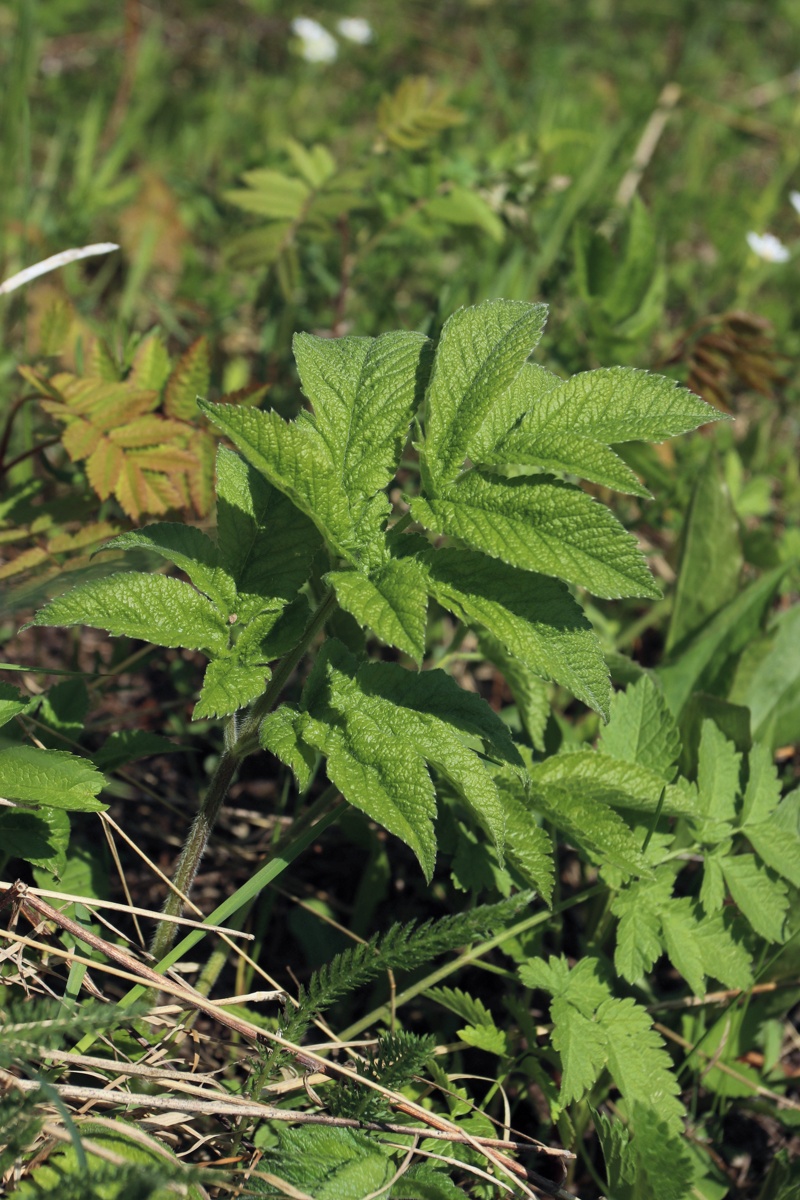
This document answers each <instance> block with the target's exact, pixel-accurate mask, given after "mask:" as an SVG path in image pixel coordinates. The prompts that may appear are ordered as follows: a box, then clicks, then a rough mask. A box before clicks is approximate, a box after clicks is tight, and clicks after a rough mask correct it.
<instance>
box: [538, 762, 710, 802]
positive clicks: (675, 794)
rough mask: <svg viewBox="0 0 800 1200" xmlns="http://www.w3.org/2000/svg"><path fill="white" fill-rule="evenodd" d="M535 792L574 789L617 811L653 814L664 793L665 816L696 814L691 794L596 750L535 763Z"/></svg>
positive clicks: (643, 770)
mask: <svg viewBox="0 0 800 1200" xmlns="http://www.w3.org/2000/svg"><path fill="white" fill-rule="evenodd" d="M530 775H531V780H532V783H533V786H534V788H535V789H537V790H538V789H540V788H546V787H548V786H556V787H562V788H567V789H575V790H576V791H578V792H580V794H581V795H584V796H589V797H591V798H592V799H595V800H598V801H600V802H601V803H603V804H610V805H612V806H613V807H615V808H622V809H632V810H634V811H637V812H649V813H654V812H656V810H657V809H658V807H659V802H660V800H661V794H662V792H665V796H664V803H663V808H662V811H663V813H664V815H665V816H673V815H674V816H681V815H683V816H691V815H694V814H695V813H696V811H697V808H696V804H695V801H694V798H693V796H692V794H691V793H690V792H687V791H685V790H684V789H683V788H679V787H676V786H673V785H666V790H665V784H664V780H663V779H662V778H661V776H659V775H657V774H656V773H655V772H654V771H651V770H650V769H649V768H648V767H644V766H641V765H640V764H639V763H628V762H621V761H620V760H619V759H616V758H609V757H608V756H607V755H605V754H600V753H598V752H597V751H593V750H581V751H578V752H576V753H575V754H556V755H553V756H551V757H550V758H548V759H545V760H544V762H540V763H535V764H534V766H533V767H532V768H531V771H530Z"/></svg>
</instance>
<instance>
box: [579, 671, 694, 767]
mask: <svg viewBox="0 0 800 1200" xmlns="http://www.w3.org/2000/svg"><path fill="white" fill-rule="evenodd" d="M597 748H598V750H600V751H601V753H603V754H608V755H610V756H611V757H612V758H618V759H622V760H623V761H625V762H632V763H640V764H641V765H642V766H643V767H649V768H650V770H652V771H655V772H656V773H657V774H658V775H660V776H661V778H662V779H664V780H665V782H667V783H670V782H671V781H672V779H673V778H674V777H675V771H676V767H675V763H676V760H677V757H678V754H679V752H680V736H679V734H678V727H677V725H676V724H675V720H674V718H673V716H672V714H671V713H670V711H669V709H668V708H667V705H666V702H665V700H664V697H663V696H662V694H661V692H660V690H659V689H658V688H657V687H656V685H655V684H654V683H653V681H652V679H651V678H650V677H649V676H648V675H642V676H641V678H640V679H638V680H637V681H636V683H634V684H631V685H629V686H628V687H627V688H626V689H625V691H624V692H617V693H616V694H615V695H614V697H613V699H612V701H611V716H610V719H609V723H608V725H606V727H605V728H604V729H603V730H602V732H601V734H600V740H599V742H598V747H597Z"/></svg>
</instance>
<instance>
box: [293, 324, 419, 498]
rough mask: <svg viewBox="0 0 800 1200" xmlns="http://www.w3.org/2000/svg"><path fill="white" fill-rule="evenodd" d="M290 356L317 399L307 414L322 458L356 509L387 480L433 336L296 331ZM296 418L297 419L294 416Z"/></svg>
mask: <svg viewBox="0 0 800 1200" xmlns="http://www.w3.org/2000/svg"><path fill="white" fill-rule="evenodd" d="M293 347H294V356H295V359H296V361H297V368H298V370H299V372H300V382H301V383H302V385H303V391H304V392H305V394H306V395H307V396H308V398H309V400H310V401H311V402H312V404H313V406H314V414H313V418H310V420H309V414H307V413H304V414H303V415H302V417H301V418H300V419H301V420H309V424H310V426H311V427H312V428H313V429H314V430H315V431H316V433H317V434H318V435H319V439H320V441H321V443H322V444H323V445H324V447H325V449H326V451H327V455H326V457H327V460H328V462H329V464H330V466H331V469H332V470H333V472H334V474H335V476H336V477H337V479H339V480H341V485H342V487H343V489H344V492H345V494H346V495H347V497H348V499H349V500H350V503H351V507H352V509H353V516H354V519H356V520H357V519H358V509H359V506H360V505H361V504H363V503H364V502H365V501H368V500H369V499H370V498H371V497H372V496H374V495H375V493H376V492H378V491H380V490H381V488H384V487H386V485H387V484H388V483H389V482H390V480H391V479H392V477H393V475H394V472H395V470H396V468H397V464H398V462H399V461H400V455H401V453H402V451H403V447H404V445H405V442H406V438H407V436H408V430H409V426H410V424H411V419H412V417H413V415H414V412H415V410H416V408H417V406H418V405H419V402H420V400H421V397H422V387H424V382H425V375H426V372H427V368H428V363H429V347H430V342H429V341H428V339H427V338H426V337H425V336H424V335H423V334H421V333H384V334H382V335H381V336H380V337H378V338H357V337H345V338H320V337H313V336H312V335H311V334H307V333H303V334H296V335H295V338H294V343H293ZM298 424H299V422H298Z"/></svg>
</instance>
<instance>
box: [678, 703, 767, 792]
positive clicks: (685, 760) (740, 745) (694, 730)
mask: <svg viewBox="0 0 800 1200" xmlns="http://www.w3.org/2000/svg"><path fill="white" fill-rule="evenodd" d="M706 722H710V723H711V724H713V725H716V727H717V729H718V730H719V731H720V733H722V734H723V735H724V736H725V737H726V738H727V739H728V741H729V742H730V743H731V744H732V746H733V748H734V749H735V750H736V751H737V753H739V754H741V755H742V756H746V755H748V754H749V753H750V751H751V750H752V748H753V739H752V737H751V735H750V710H749V709H748V708H742V707H741V706H740V705H738V704H730V703H729V702H728V701H727V700H722V699H720V697H719V696H709V695H708V693H707V692H693V693H692V695H691V696H690V697H689V699H688V701H687V703H686V704H685V705H684V708H683V711H682V712H681V715H680V721H679V723H678V731H679V733H680V740H681V752H680V757H679V759H678V770H679V772H680V774H681V775H682V776H684V777H685V778H687V779H694V778H696V777H697V768H698V763H699V759H700V740H701V736H702V732H703V727H704V725H705V724H706Z"/></svg>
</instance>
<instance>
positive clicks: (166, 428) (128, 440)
mask: <svg viewBox="0 0 800 1200" xmlns="http://www.w3.org/2000/svg"><path fill="white" fill-rule="evenodd" d="M186 433H187V429H186V426H185V425H183V424H181V423H180V422H179V421H168V420H167V418H166V417H162V416H160V415H159V413H148V414H147V416H144V417H137V418H136V419H135V420H133V421H128V422H127V424H125V425H120V426H119V427H118V428H117V429H112V430H111V431H110V432H109V435H108V436H109V438H110V439H111V441H112V442H115V443H116V445H117V446H122V448H123V449H125V450H135V449H138V448H139V447H141V446H163V445H164V443H165V442H167V441H169V440H170V439H171V438H179V439H180V440H181V441H183V440H184V438H185V435H186Z"/></svg>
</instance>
